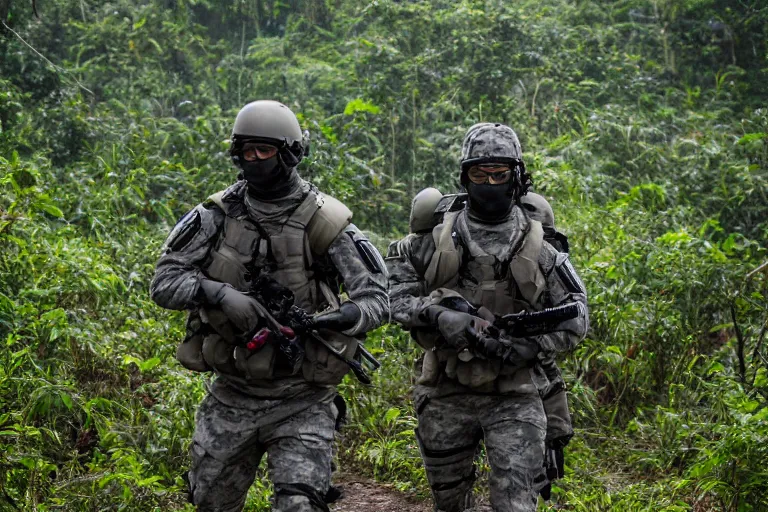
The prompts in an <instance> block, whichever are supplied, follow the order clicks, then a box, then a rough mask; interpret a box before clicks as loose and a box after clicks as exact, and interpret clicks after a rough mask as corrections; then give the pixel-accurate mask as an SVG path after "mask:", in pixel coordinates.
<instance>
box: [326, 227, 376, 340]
mask: <svg viewBox="0 0 768 512" xmlns="http://www.w3.org/2000/svg"><path fill="white" fill-rule="evenodd" d="M328 256H329V257H330V259H331V262H332V263H333V266H334V267H336V270H338V272H339V274H340V275H341V279H342V283H343V285H344V291H345V292H346V293H347V295H348V296H349V300H350V301H352V302H354V303H355V305H357V307H358V308H360V313H361V317H360V320H359V321H358V322H357V325H355V326H354V327H352V328H351V329H348V330H346V331H344V334H347V335H349V336H355V335H357V334H361V333H365V332H367V331H370V330H371V329H375V328H376V327H378V326H380V325H381V324H383V323H385V322H387V321H389V297H388V296H387V267H386V265H384V260H383V259H382V257H381V254H379V251H378V250H376V248H375V247H374V246H373V244H372V243H371V242H370V241H368V238H366V236H365V235H363V233H362V232H361V231H360V230H359V229H358V228H357V226H355V225H354V224H350V225H348V226H347V227H346V228H345V229H344V231H342V232H341V233H340V234H339V235H338V236H337V237H336V239H335V240H334V241H333V242H332V243H331V246H330V247H329V248H328Z"/></svg>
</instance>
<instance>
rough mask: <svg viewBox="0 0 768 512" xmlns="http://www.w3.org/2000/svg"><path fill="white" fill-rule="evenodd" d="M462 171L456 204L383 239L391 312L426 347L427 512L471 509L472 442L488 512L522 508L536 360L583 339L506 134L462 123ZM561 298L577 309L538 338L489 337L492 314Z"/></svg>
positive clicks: (541, 480)
mask: <svg viewBox="0 0 768 512" xmlns="http://www.w3.org/2000/svg"><path fill="white" fill-rule="evenodd" d="M461 169H462V173H461V181H462V184H463V185H464V186H465V187H466V189H467V192H468V205H467V208H465V209H461V210H459V211H449V212H447V213H445V214H444V215H443V217H442V219H441V222H440V224H438V225H437V226H436V227H434V228H433V229H430V228H429V227H428V226H426V229H424V228H425V226H418V225H417V226H413V225H412V231H419V228H420V227H421V229H422V230H423V231H422V233H418V232H416V233H413V234H411V235H408V236H406V237H405V238H404V239H402V240H400V241H399V242H394V243H393V244H392V245H390V249H389V254H388V257H387V266H388V268H389V272H390V300H391V306H392V318H393V319H395V320H396V321H397V322H399V323H400V324H401V325H403V327H405V328H408V329H410V330H411V333H412V334H413V336H414V338H415V339H416V341H417V343H418V344H419V345H420V346H421V347H422V348H423V349H424V351H425V353H424V359H423V362H422V368H421V375H420V376H419V378H418V380H417V385H416V388H415V390H414V405H415V408H416V413H417V415H418V419H419V427H418V429H417V440H418V441H419V445H420V448H421V452H422V457H423V459H424V464H425V467H426V470H427V477H428V480H429V483H430V486H431V488H432V495H433V497H434V500H435V506H436V510H439V511H442V512H458V511H462V510H467V509H469V508H471V506H472V485H473V482H474V465H473V462H474V455H475V452H476V449H477V446H478V443H479V441H480V440H481V439H482V440H484V443H485V446H486V450H487V453H488V459H489V462H490V465H491V477H490V486H491V504H492V506H493V509H494V510H496V511H499V512H509V511H531V510H535V509H536V501H537V494H538V492H539V491H540V490H541V488H542V487H543V486H544V485H546V482H547V477H546V475H545V474H544V467H543V466H544V456H545V438H546V434H547V432H546V431H547V418H546V415H545V411H544V406H543V403H542V395H546V393H547V391H548V390H549V389H550V388H551V386H552V383H551V382H550V380H549V378H548V375H547V372H545V371H544V369H543V368H542V364H541V359H540V358H541V355H542V354H552V353H558V352H562V351H566V350H569V349H571V348H573V347H574V346H575V345H576V344H577V343H578V342H579V341H580V340H581V339H582V338H583V337H584V336H585V335H586V332H587V328H588V317H587V307H586V293H585V290H584V286H583V284H582V283H581V281H580V279H579V278H578V276H577V274H576V272H575V271H574V269H573V267H572V266H571V264H570V262H569V260H568V256H567V254H564V253H560V252H558V251H557V250H555V249H554V248H553V247H552V246H551V245H550V244H549V243H547V242H546V241H545V240H544V230H543V228H542V225H541V223H540V222H538V221H536V220H534V219H531V218H530V217H529V216H528V215H527V214H526V213H525V210H524V209H522V208H521V207H520V200H521V197H523V196H524V194H525V193H526V192H527V190H528V188H529V186H530V179H529V177H528V175H527V173H526V172H525V168H524V165H523V161H522V153H521V149H520V143H519V142H518V139H517V135H516V134H515V133H514V131H512V130H511V129H510V128H509V127H507V126H504V125H500V124H491V123H483V124H479V125H475V126H473V127H472V128H470V130H469V131H468V133H467V135H466V137H465V139H464V143H463V146H462V156H461ZM432 195H434V193H433V194H432ZM414 206H416V205H414ZM412 224H413V223H412ZM457 294H458V295H460V296H462V297H463V298H464V299H466V300H468V301H469V302H471V303H472V304H474V305H475V306H478V307H480V310H479V312H478V315H479V316H473V315H471V314H468V313H465V312H459V311H455V310H452V309H450V308H447V307H444V306H443V305H442V304H441V300H442V299H444V298H446V297H450V296H451V295H457ZM565 304H575V305H576V306H577V311H578V315H577V317H576V318H573V319H570V320H566V321H562V322H561V323H560V324H558V325H554V326H551V333H549V334H544V335H539V336H535V337H528V338H512V337H510V336H508V335H506V334H505V333H504V332H502V333H501V338H500V339H501V341H502V342H503V343H502V344H500V343H499V339H494V338H492V337H490V336H489V334H488V327H489V321H490V320H491V319H492V318H493V314H496V315H504V314H510V313H517V312H520V311H530V310H541V309H543V308H548V307H555V306H561V305H565ZM481 306H482V307H481ZM500 346H501V347H503V350H499V348H500Z"/></svg>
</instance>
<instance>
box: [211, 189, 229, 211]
mask: <svg viewBox="0 0 768 512" xmlns="http://www.w3.org/2000/svg"><path fill="white" fill-rule="evenodd" d="M224 192H226V190H220V191H218V192H216V193H215V194H211V195H210V196H208V201H213V202H214V203H215V204H216V206H218V207H219V208H221V209H222V210H224V213H227V206H226V205H225V204H224V201H223V200H222V198H223V197H224Z"/></svg>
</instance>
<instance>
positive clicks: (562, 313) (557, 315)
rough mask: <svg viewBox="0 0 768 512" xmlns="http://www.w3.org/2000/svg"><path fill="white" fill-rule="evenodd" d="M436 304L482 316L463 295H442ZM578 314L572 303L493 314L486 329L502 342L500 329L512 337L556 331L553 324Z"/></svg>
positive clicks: (576, 316) (577, 309) (576, 306)
mask: <svg viewBox="0 0 768 512" xmlns="http://www.w3.org/2000/svg"><path fill="white" fill-rule="evenodd" d="M438 305H439V306H442V307H444V308H447V309H452V310H454V311H461V312H463V313H468V314H470V315H472V316H476V317H480V318H482V315H481V314H480V312H479V311H478V308H476V307H475V306H473V305H472V304H471V303H470V302H469V301H467V300H466V299H464V298H463V297H457V296H451V297H443V298H442V299H441V300H440V302H438ZM578 316H579V306H578V304H574V303H571V304H565V305H562V306H557V307H554V308H546V309H542V310H541V311H523V312H521V313H512V314H509V315H503V316H502V315H494V317H495V318H494V320H493V323H492V325H491V326H490V328H489V329H488V334H489V335H490V336H491V337H493V338H496V339H498V340H499V342H500V343H502V344H504V339H502V338H500V336H501V334H502V331H503V334H504V335H506V336H510V337H513V338H525V337H528V336H539V335H541V334H550V333H553V332H556V329H555V326H557V325H560V324H561V323H562V322H564V321H566V320H572V319H574V318H578Z"/></svg>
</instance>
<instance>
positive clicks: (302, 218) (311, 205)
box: [285, 190, 323, 230]
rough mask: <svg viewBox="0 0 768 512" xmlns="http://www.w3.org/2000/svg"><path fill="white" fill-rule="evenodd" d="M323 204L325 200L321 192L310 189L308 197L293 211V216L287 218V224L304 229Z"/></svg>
mask: <svg viewBox="0 0 768 512" xmlns="http://www.w3.org/2000/svg"><path fill="white" fill-rule="evenodd" d="M322 205H323V202H322V199H321V198H320V195H319V193H315V192H314V191H312V190H310V191H309V192H308V193H307V197H305V198H304V200H303V201H302V202H301V204H300V205H299V206H298V207H297V208H296V209H295V210H294V211H293V213H291V216H290V217H288V219H286V221H285V224H286V225H289V226H291V227H294V228H298V229H301V230H304V229H305V228H306V227H307V225H309V223H310V222H311V221H312V218H313V217H314V216H315V213H317V210H319V209H320V207H321V206H322Z"/></svg>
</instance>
